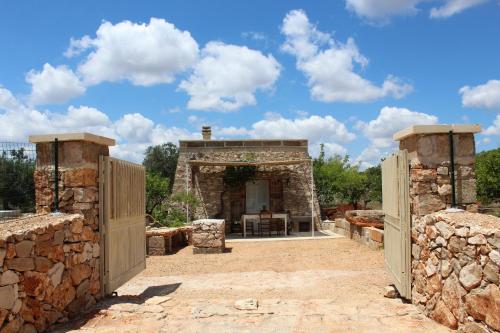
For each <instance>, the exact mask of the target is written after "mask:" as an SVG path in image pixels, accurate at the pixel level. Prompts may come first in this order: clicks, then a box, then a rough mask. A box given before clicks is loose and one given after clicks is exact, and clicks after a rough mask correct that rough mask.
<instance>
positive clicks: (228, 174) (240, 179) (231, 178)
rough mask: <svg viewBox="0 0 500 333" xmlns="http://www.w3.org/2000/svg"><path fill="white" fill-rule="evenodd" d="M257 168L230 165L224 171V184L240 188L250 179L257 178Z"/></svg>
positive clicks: (231, 187) (232, 187)
mask: <svg viewBox="0 0 500 333" xmlns="http://www.w3.org/2000/svg"><path fill="white" fill-rule="evenodd" d="M256 172H257V168H256V167H255V166H251V165H246V166H240V167H235V166H228V167H226V170H225V171H224V184H225V185H226V186H227V187H228V188H230V189H234V188H238V187H240V186H241V185H244V184H245V183H246V182H248V181H252V180H254V179H255V174H256Z"/></svg>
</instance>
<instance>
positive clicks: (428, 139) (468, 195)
mask: <svg viewBox="0 0 500 333" xmlns="http://www.w3.org/2000/svg"><path fill="white" fill-rule="evenodd" d="M453 140H454V141H453V142H454V152H455V173H456V174H455V185H456V200H457V203H458V204H459V205H462V206H463V207H464V208H466V209H468V210H469V209H470V210H471V211H472V210H475V209H477V205H476V181H475V171H474V165H475V164H474V163H475V144H474V135H473V134H472V133H462V134H455V135H453ZM449 146H450V144H449V138H448V134H425V135H413V136H410V137H407V138H405V139H403V140H401V141H400V143H399V148H400V149H407V150H408V157H409V162H410V168H411V171H410V203H411V212H412V215H416V216H424V215H427V214H430V213H434V212H437V211H440V210H442V209H445V208H447V207H450V204H451V184H450V179H451V177H450V171H451V169H450V152H449Z"/></svg>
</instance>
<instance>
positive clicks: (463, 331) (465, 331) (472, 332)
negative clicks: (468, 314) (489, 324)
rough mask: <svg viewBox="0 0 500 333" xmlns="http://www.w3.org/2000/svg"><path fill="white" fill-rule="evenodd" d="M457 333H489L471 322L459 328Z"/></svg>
mask: <svg viewBox="0 0 500 333" xmlns="http://www.w3.org/2000/svg"><path fill="white" fill-rule="evenodd" d="M459 333H489V331H488V330H487V329H486V328H484V327H483V326H481V325H480V324H478V323H476V322H471V323H467V324H465V325H464V326H462V327H460V330H459Z"/></svg>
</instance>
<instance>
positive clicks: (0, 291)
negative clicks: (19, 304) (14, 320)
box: [0, 285, 18, 310]
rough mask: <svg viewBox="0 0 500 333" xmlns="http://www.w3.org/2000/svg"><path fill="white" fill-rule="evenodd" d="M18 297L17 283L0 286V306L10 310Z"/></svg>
mask: <svg viewBox="0 0 500 333" xmlns="http://www.w3.org/2000/svg"><path fill="white" fill-rule="evenodd" d="M17 297H18V292H17V285H8V286H3V287H0V308H1V309H7V310H10V309H12V307H13V306H14V303H15V302H16V299H17Z"/></svg>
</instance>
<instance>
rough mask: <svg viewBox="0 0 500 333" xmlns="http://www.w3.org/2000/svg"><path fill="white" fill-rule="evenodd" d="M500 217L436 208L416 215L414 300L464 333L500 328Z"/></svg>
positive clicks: (413, 242) (414, 228) (426, 310)
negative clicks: (434, 210)
mask: <svg viewBox="0 0 500 333" xmlns="http://www.w3.org/2000/svg"><path fill="white" fill-rule="evenodd" d="M499 226H500V219H499V218H497V217H494V216H488V215H483V214H476V213H469V212H459V213H446V212H438V213H433V214H429V215H426V216H423V217H420V218H417V219H416V220H414V224H413V228H412V302H413V303H414V304H417V305H418V306H419V307H420V308H421V309H422V310H423V311H424V312H425V313H426V314H427V315H429V316H430V317H431V318H433V319H435V320H436V321H438V322H440V323H442V324H444V325H446V326H448V327H451V328H453V329H456V328H460V330H461V331H463V332H498V331H500V290H499V267H500V252H499V248H500V230H499Z"/></svg>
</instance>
